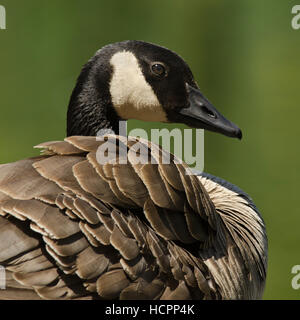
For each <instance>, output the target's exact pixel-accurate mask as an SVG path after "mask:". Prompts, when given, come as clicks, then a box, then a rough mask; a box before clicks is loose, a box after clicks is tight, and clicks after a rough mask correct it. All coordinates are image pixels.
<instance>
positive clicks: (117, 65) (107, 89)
mask: <svg viewBox="0 0 300 320" xmlns="http://www.w3.org/2000/svg"><path fill="white" fill-rule="evenodd" d="M128 119H138V120H143V121H157V122H165V123H183V124H186V125H188V126H189V127H193V128H201V129H206V130H209V131H214V132H219V133H221V134H224V135H226V136H229V137H236V138H239V139H241V137H242V132H241V130H240V129H239V128H238V127H237V126H236V125H235V124H234V123H232V122H231V121H229V120H227V119H226V118H225V117H224V116H223V115H222V114H221V113H220V112H219V111H218V110H217V109H216V108H215V107H214V106H213V105H212V104H211V103H210V102H209V101H208V100H207V99H206V98H205V97H204V95H203V94H202V93H201V91H200V89H199V87H198V85H197V84H196V82H195V80H194V77H193V74H192V72H191V70H190V68H189V66H188V65H187V63H186V62H185V61H184V60H183V59H182V58H181V57H180V56H178V55H177V54H176V53H174V52H172V51H171V50H169V49H166V48H164V47H161V46H158V45H154V44H151V43H147V42H143V41H133V40H130V41H123V42H118V43H114V44H110V45H107V46H105V47H103V48H102V49H100V50H99V51H97V52H96V54H95V55H94V56H93V57H92V58H91V59H90V60H89V61H88V63H87V64H86V65H85V66H84V67H83V69H82V71H81V74H80V76H79V78H78V80H77V83H76V86H75V89H74V90H73V93H72V96H71V100H70V103H69V109H68V126H67V127H68V129H67V134H68V136H70V135H96V134H97V132H98V131H99V130H100V129H105V128H107V129H112V130H113V131H114V132H115V133H118V122H119V121H120V120H128Z"/></svg>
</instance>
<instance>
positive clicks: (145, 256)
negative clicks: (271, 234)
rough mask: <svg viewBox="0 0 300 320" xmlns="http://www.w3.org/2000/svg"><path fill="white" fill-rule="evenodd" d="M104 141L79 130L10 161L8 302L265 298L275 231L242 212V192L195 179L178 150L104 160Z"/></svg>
mask: <svg viewBox="0 0 300 320" xmlns="http://www.w3.org/2000/svg"><path fill="white" fill-rule="evenodd" d="M120 139H121V141H124V138H123V137H122V138H120ZM132 142H135V143H136V142H137V141H136V139H134V138H131V139H129V142H128V145H132ZM101 143H102V142H100V141H97V138H96V137H71V138H67V139H66V140H65V141H64V142H60V143H59V142H52V143H47V144H41V145H39V146H38V147H39V148H44V149H45V152H44V153H45V155H44V156H41V157H37V158H32V159H28V160H22V161H19V162H16V163H12V164H7V165H2V166H0V181H1V183H0V192H1V202H0V212H1V218H0V246H1V248H0V263H1V264H2V265H4V266H5V267H6V270H7V271H8V272H9V273H10V276H11V279H12V280H11V283H9V288H8V289H7V290H4V291H3V290H2V291H0V297H1V298H12V296H14V297H15V298H18V297H19V296H20V295H21V297H22V298H29V299H32V298H33V297H36V298H38V297H41V298H46V299H61V298H62V299H73V298H95V297H99V298H104V299H115V298H120V299H193V298H198V299H212V298H225V299H226V298H257V297H259V296H260V295H261V293H262V289H263V279H264V278H265V271H266V270H265V268H266V265H265V260H264V258H265V257H263V256H260V255H261V254H263V250H264V246H265V243H264V242H263V241H264V238H263V237H264V234H263V232H264V227H263V224H262V221H261V220H260V218H259V216H258V215H257V214H256V212H255V211H254V209H253V208H251V206H249V204H248V202H247V201H246V200H244V199H243V198H241V197H240V199H239V200H238V202H237V204H238V205H239V206H240V208H236V209H235V210H238V211H239V212H238V214H235V213H234V212H231V210H232V209H233V208H230V205H231V201H232V199H233V197H236V198H237V199H238V198H239V195H238V194H235V195H234V194H233V192H231V191H230V190H228V191H227V194H226V192H224V190H225V188H223V187H221V186H220V185H217V184H216V183H214V182H212V181H211V180H208V179H206V178H201V177H200V178H198V177H196V176H194V175H186V174H185V170H186V168H187V167H186V165H184V164H175V163H174V157H173V159H172V160H173V161H172V164H171V165H166V164H161V163H158V164H145V165H140V164H134V163H132V162H130V157H128V160H129V161H128V164H118V163H115V164H113V161H110V163H107V164H104V165H100V164H99V163H98V162H97V161H95V155H96V152H97V149H98V147H99V145H101ZM120 143H121V142H120ZM140 143H143V145H144V146H146V147H147V150H148V148H149V147H151V145H150V143H147V142H145V141H143V140H140ZM64 150H66V151H65V152H64ZM158 150H159V149H156V153H154V156H155V157H156V159H158V160H159V159H160V156H159V153H158ZM129 153H130V152H129ZM152 154H153V148H152ZM116 162H117V161H116ZM20 177H21V178H20ZM201 181H203V182H204V185H203V184H202V183H201ZM206 185H207V189H205V186H206ZM112 186H114V187H112ZM103 199H105V201H104V200H103ZM226 206H227V207H226ZM251 211H252V212H251ZM250 212H251V214H250ZM242 214H244V215H245V218H247V219H248V220H245V221H246V222H247V223H244V226H241V225H240V224H241V221H240V222H239V221H238V220H239V219H240V220H242V218H243V217H240V216H241V215H242ZM255 219H256V221H255ZM249 226H251V228H250V227H249ZM237 242H238V243H237ZM12 292H13V293H12ZM35 293H36V294H35Z"/></svg>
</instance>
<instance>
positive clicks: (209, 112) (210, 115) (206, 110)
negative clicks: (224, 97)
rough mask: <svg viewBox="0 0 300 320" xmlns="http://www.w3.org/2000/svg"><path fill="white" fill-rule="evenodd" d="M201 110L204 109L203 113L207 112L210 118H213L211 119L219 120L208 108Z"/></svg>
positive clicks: (203, 107)
mask: <svg viewBox="0 0 300 320" xmlns="http://www.w3.org/2000/svg"><path fill="white" fill-rule="evenodd" d="M201 109H202V111H203V112H205V113H206V114H207V115H208V116H209V117H211V118H213V119H215V118H217V116H216V115H215V114H214V113H213V112H212V111H211V110H209V109H208V108H207V107H205V106H201Z"/></svg>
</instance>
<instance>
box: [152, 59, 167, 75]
mask: <svg viewBox="0 0 300 320" xmlns="http://www.w3.org/2000/svg"><path fill="white" fill-rule="evenodd" d="M151 72H152V73H153V74H154V75H156V76H159V77H165V76H166V75H167V71H166V67H165V66H164V65H163V64H162V63H158V62H154V63H153V64H152V65H151Z"/></svg>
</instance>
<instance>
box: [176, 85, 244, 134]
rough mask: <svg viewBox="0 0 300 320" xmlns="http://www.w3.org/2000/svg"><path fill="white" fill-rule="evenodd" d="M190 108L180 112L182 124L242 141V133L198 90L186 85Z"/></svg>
mask: <svg viewBox="0 0 300 320" xmlns="http://www.w3.org/2000/svg"><path fill="white" fill-rule="evenodd" d="M186 87H187V92H188V99H189V106H188V107H187V108H183V109H181V110H180V111H179V114H180V115H178V117H179V118H180V122H182V123H185V124H186V125H188V126H189V127H192V128H201V129H206V130H209V131H214V132H219V133H222V134H224V135H225V136H228V137H234V138H238V139H242V131H241V129H240V128H239V127H238V126H236V125H235V124H234V123H233V122H231V121H229V120H227V119H226V118H225V117H224V116H223V115H222V114H221V113H220V112H219V111H218V110H217V109H216V108H215V107H214V106H213V105H212V104H211V103H210V102H209V101H208V100H207V99H206V98H205V97H204V96H203V94H202V93H201V92H200V91H199V90H198V89H195V88H193V87H192V86H190V85H189V84H186Z"/></svg>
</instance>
